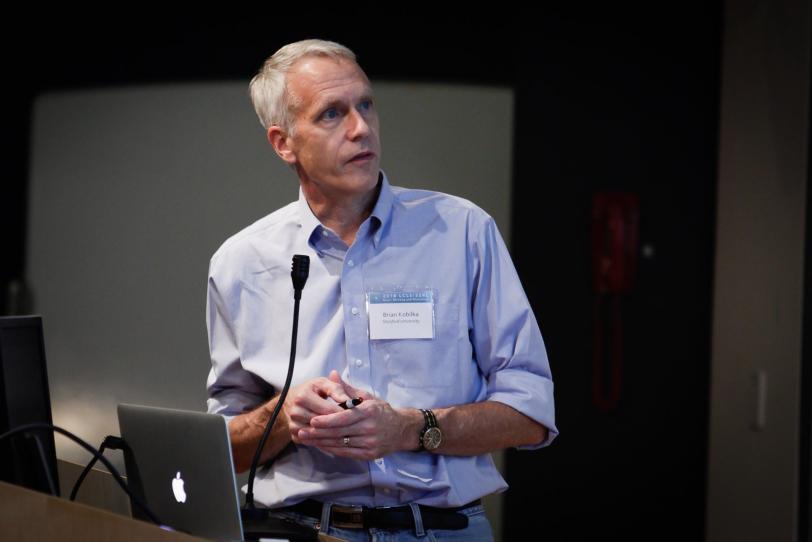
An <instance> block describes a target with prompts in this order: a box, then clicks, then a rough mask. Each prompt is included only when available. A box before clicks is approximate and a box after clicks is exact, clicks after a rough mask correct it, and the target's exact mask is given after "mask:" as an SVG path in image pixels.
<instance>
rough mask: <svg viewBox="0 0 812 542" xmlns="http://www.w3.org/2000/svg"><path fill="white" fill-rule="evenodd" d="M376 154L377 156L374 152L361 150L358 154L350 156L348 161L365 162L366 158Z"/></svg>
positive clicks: (368, 158) (369, 158)
mask: <svg viewBox="0 0 812 542" xmlns="http://www.w3.org/2000/svg"><path fill="white" fill-rule="evenodd" d="M374 156H375V153H374V152H370V151H364V152H359V153H358V154H356V155H355V156H353V157H352V158H350V159H349V160H348V161H349V162H364V161H366V160H371V159H372V158H373V157H374Z"/></svg>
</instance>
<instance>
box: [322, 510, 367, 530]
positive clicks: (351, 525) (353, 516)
mask: <svg viewBox="0 0 812 542" xmlns="http://www.w3.org/2000/svg"><path fill="white" fill-rule="evenodd" d="M338 514H342V515H343V516H345V518H342V519H337V518H336V516H337V515H338ZM347 518H348V519H347ZM330 525H332V526H333V527H338V528H340V529H363V528H364V508H363V507H362V506H341V505H335V504H334V505H333V506H332V508H331V509H330Z"/></svg>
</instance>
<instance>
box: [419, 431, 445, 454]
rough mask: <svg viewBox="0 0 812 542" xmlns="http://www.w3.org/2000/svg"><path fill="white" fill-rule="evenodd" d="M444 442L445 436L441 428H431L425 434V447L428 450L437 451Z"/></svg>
mask: <svg viewBox="0 0 812 542" xmlns="http://www.w3.org/2000/svg"><path fill="white" fill-rule="evenodd" d="M442 441H443V434H442V433H441V432H440V428H439V427H430V428H429V429H427V430H426V432H425V433H424V434H423V447H424V448H426V450H436V449H437V448H438V447H439V446H440V443H441V442H442Z"/></svg>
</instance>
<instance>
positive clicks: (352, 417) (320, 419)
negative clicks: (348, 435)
mask: <svg viewBox="0 0 812 542" xmlns="http://www.w3.org/2000/svg"><path fill="white" fill-rule="evenodd" d="M362 405H363V403H362ZM368 417H369V415H368V414H367V413H366V412H365V411H364V410H362V409H361V408H360V406H357V407H355V408H350V409H347V410H339V412H336V413H335V414H325V415H322V416H313V417H312V418H311V419H310V427H313V428H316V429H321V428H330V427H333V428H344V429H346V428H347V427H348V426H351V425H353V424H356V423H360V422H361V421H363V420H365V419H367V418H368Z"/></svg>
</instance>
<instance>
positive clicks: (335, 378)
mask: <svg viewBox="0 0 812 542" xmlns="http://www.w3.org/2000/svg"><path fill="white" fill-rule="evenodd" d="M327 378H328V379H329V380H330V381H331V382H335V383H336V384H340V385H341V386H342V387H343V388H344V391H345V392H346V393H348V394H350V395H351V396H352V397H361V398H362V399H364V400H365V401H366V400H369V399H373V398H374V397H375V396H374V395H372V394H371V393H369V392H367V391H364V390H362V389H358V388H356V387H354V386H352V385H351V384H350V383H349V382H347V381H345V380H343V379H342V378H341V375H339V374H338V371H336V370H332V371H330V374H329V375H328V377H327Z"/></svg>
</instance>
